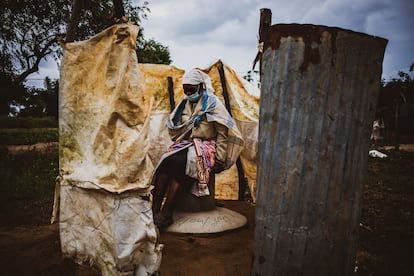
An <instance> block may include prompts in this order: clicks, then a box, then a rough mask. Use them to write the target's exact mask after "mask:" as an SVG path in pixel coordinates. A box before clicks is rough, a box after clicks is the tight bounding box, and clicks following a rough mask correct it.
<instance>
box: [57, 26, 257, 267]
mask: <svg viewBox="0 0 414 276" xmlns="http://www.w3.org/2000/svg"><path fill="white" fill-rule="evenodd" d="M137 32H138V27H137V26H133V25H131V24H117V25H114V26H112V27H110V28H108V29H106V30H104V31H103V32H101V33H100V34H98V35H96V36H95V37H93V38H91V39H89V40H87V41H81V42H74V43H67V44H65V45H63V48H64V57H63V60H62V65H61V78H60V91H59V93H60V94H59V112H60V113H59V131H60V145H59V153H60V172H61V174H60V178H59V182H58V186H57V189H56V191H57V194H56V198H55V199H60V217H59V220H60V234H61V240H62V252H63V254H64V255H66V256H71V257H73V258H74V259H75V260H77V261H78V262H89V263H96V264H97V265H98V267H99V268H100V269H101V271H102V274H103V275H118V274H119V275H121V274H122V273H124V271H129V272H128V273H130V272H131V271H130V270H129V269H130V268H131V267H130V265H133V267H134V269H135V272H133V273H143V272H144V271H145V272H146V273H147V272H148V273H150V274H151V273H152V272H154V271H156V270H157V269H158V268H159V263H160V261H161V248H162V247H161V246H160V245H158V243H157V236H156V234H155V233H154V224H153V221H152V214H151V209H150V202H149V201H148V198H149V195H150V189H151V183H150V181H151V176H152V173H153V170H154V167H155V165H156V164H157V163H158V161H159V159H160V157H161V155H162V154H163V153H164V152H165V151H166V149H167V147H168V146H169V145H170V144H171V141H170V138H169V135H168V131H167V128H166V120H167V117H168V114H169V113H170V111H171V106H170V97H169V90H168V87H169V86H168V83H169V81H168V77H170V78H171V82H170V84H172V86H171V88H172V90H173V93H174V95H173V98H174V101H175V103H178V101H179V100H180V98H181V97H182V96H183V91H182V86H181V78H182V75H183V73H184V71H183V70H181V69H179V68H176V67H174V66H168V65H154V64H138V62H137V57H136V53H135V47H136V45H135V41H136V35H137ZM220 68H222V69H223V71H224V76H225V86H226V88H227V91H228V96H229V100H230V107H231V113H232V114H233V117H234V118H235V121H236V123H237V124H238V126H239V129H240V130H241V133H242V135H243V138H244V140H245V148H244V150H243V151H242V154H241V161H242V164H243V168H244V171H245V177H246V178H247V179H248V183H249V187H250V190H251V191H252V196H253V199H255V191H256V183H255V179H256V153H257V135H258V117H259V115H258V112H259V98H258V97H257V96H254V95H255V93H256V92H257V91H256V92H255V93H249V91H250V92H251V91H252V90H254V89H255V88H254V87H252V86H251V85H250V84H249V83H247V82H246V81H244V80H243V79H241V78H239V77H238V76H237V74H236V73H235V72H234V71H233V70H232V69H231V68H229V67H228V66H226V65H223V64H222V62H221V61H217V62H215V63H214V64H213V65H211V66H210V67H209V68H206V69H205V71H206V72H207V73H208V74H209V75H210V77H211V79H212V84H213V87H214V89H215V93H216V95H217V96H218V97H219V98H220V99H221V100H223V102H224V98H223V89H222V79H221V78H220V74H219V72H220ZM238 182H239V181H238V173H237V168H236V166H233V167H232V168H230V169H229V170H227V171H225V172H223V173H221V174H219V175H217V177H216V188H215V190H216V197H217V198H221V199H237V198H238ZM57 202H58V201H57V200H56V203H55V208H54V215H56V214H57V206H58V204H57ZM92 240H93V242H92ZM91 242H92V243H91ZM131 273H132V272H131ZM139 275H140V274H139Z"/></svg>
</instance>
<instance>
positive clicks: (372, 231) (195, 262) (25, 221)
mask: <svg viewBox="0 0 414 276" xmlns="http://www.w3.org/2000/svg"><path fill="white" fill-rule="evenodd" d="M410 147H411V146H410ZM411 150H414V145H413V146H412V148H411ZM399 201H400V199H397V200H393V201H391V200H389V199H387V198H382V195H379V194H375V193H373V192H372V191H370V190H369V189H368V190H366V191H365V194H364V202H365V205H364V210H363V214H362V220H361V222H362V224H361V228H360V238H359V243H358V253H357V262H358V263H357V266H358V270H357V273H356V275H414V269H412V268H411V266H412V264H411V262H412V254H410V253H411V249H412V247H413V246H414V244H413V239H412V237H413V235H412V233H407V231H404V230H403V229H396V230H395V231H391V232H390V231H388V230H387V229H388V228H387V227H389V226H390V224H396V225H398V227H402V226H401V225H402V223H401V222H398V221H396V218H397V217H401V214H400V212H402V211H404V210H403V209H402V208H401V206H400V205H398V202H399ZM401 202H402V204H406V203H407V202H406V201H404V198H402V199H401ZM52 203H53V198H52V196H51V198H49V199H47V200H38V199H36V198H33V199H32V200H31V201H30V202H13V203H10V204H7V205H6V206H8V207H7V208H6V209H5V210H4V209H3V210H2V212H1V213H0V267H1V268H2V269H1V274H2V275H61V276H64V275H79V276H84V275H86V276H88V275H100V273H99V271H98V270H96V269H94V268H91V267H89V266H82V265H77V264H74V263H73V261H72V260H68V259H64V258H62V256H61V252H60V240H59V226H58V224H57V223H55V224H52V225H50V224H49V219H50V214H51V211H52ZM222 203H224V207H225V208H228V209H231V210H234V211H237V212H239V213H240V214H242V215H244V216H246V218H247V221H248V223H247V225H246V226H245V227H243V228H240V229H237V230H233V231H230V232H226V233H222V234H214V235H199V236H197V235H178V234H172V233H166V232H162V233H161V238H160V239H161V240H160V242H161V243H163V244H164V249H163V261H162V264H161V275H163V276H169V275H201V276H203V275H250V271H251V261H252V252H253V237H254V205H253V204H251V203H250V202H249V201H223V202H222ZM409 203H410V206H412V204H413V202H409ZM412 211H413V210H412V209H408V211H407V210H406V209H405V212H408V213H407V214H406V216H407V218H410V220H412V214H411V213H409V212H412ZM397 213H398V214H400V215H399V216H396V215H395V214H397ZM394 218H395V219H394ZM410 225H412V221H411V224H410Z"/></svg>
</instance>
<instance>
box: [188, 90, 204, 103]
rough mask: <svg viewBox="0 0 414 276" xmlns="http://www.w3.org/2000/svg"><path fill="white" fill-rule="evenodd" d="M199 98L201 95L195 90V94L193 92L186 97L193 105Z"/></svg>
mask: <svg viewBox="0 0 414 276" xmlns="http://www.w3.org/2000/svg"><path fill="white" fill-rule="evenodd" d="M200 97H201V93H199V92H198V90H197V92H195V93H194V94H191V95H190V96H187V99H188V100H189V101H190V102H192V103H195V102H197V101H198V100H199V99H200Z"/></svg>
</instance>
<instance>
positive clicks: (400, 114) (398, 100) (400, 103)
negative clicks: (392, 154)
mask: <svg viewBox="0 0 414 276" xmlns="http://www.w3.org/2000/svg"><path fill="white" fill-rule="evenodd" d="M398 76H399V78H392V79H391V80H390V81H388V82H385V81H382V83H381V89H380V95H379V98H378V108H377V118H381V119H383V120H384V121H385V125H386V129H388V135H386V136H387V137H386V138H388V140H389V141H390V140H392V141H393V143H394V146H395V148H396V149H398V148H399V143H400V135H401V134H402V135H413V134H414V129H413V128H412V127H411V126H412V122H413V120H414V80H413V79H411V78H410V76H409V74H408V73H406V72H403V71H400V72H398Z"/></svg>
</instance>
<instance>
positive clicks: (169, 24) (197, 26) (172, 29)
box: [40, 0, 414, 80]
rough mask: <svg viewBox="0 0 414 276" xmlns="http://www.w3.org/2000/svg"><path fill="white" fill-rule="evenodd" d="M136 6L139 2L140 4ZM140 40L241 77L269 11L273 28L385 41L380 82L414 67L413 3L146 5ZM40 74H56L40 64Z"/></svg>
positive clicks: (162, 0)
mask: <svg viewBox="0 0 414 276" xmlns="http://www.w3.org/2000/svg"><path fill="white" fill-rule="evenodd" d="M137 2H141V3H142V2H143V1H142V0H139V1H137ZM148 2H149V8H150V10H151V12H150V13H149V14H148V19H147V20H143V22H142V27H143V28H144V36H145V37H146V38H147V39H149V38H153V39H155V40H156V41H158V42H161V43H162V44H163V45H165V46H168V48H169V50H170V53H171V58H172V60H173V63H172V65H175V66H177V67H179V68H182V69H185V70H188V69H190V68H192V67H207V66H208V65H210V64H211V63H213V62H215V61H216V60H218V59H221V60H222V61H223V62H224V63H226V64H227V65H229V66H230V67H232V68H233V69H234V70H235V71H236V72H238V73H239V74H240V75H241V76H243V75H245V74H246V72H247V71H248V70H249V69H251V66H252V61H253V59H254V57H255V56H256V52H257V43H258V42H257V39H258V28H259V18H260V9H262V8H269V9H271V11H272V24H278V23H300V24H315V25H326V26H330V27H340V28H343V29H349V30H352V31H357V32H362V33H366V34H369V35H374V36H380V37H383V38H386V39H388V40H389V41H388V45H387V48H386V51H385V57H384V63H383V76H382V77H383V78H385V79H387V80H388V79H390V77H392V76H394V77H395V76H396V73H397V72H398V71H399V70H403V71H406V72H408V69H409V66H410V65H411V63H412V62H414V1H413V0H273V1H270V0H269V1H266V0H179V1H178V0H176V1H174V0H148ZM43 65H44V67H43V68H42V73H41V74H40V75H50V76H52V77H55V76H57V75H58V72H57V71H58V69H57V66H52V65H50V64H49V65H48V66H46V64H43Z"/></svg>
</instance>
